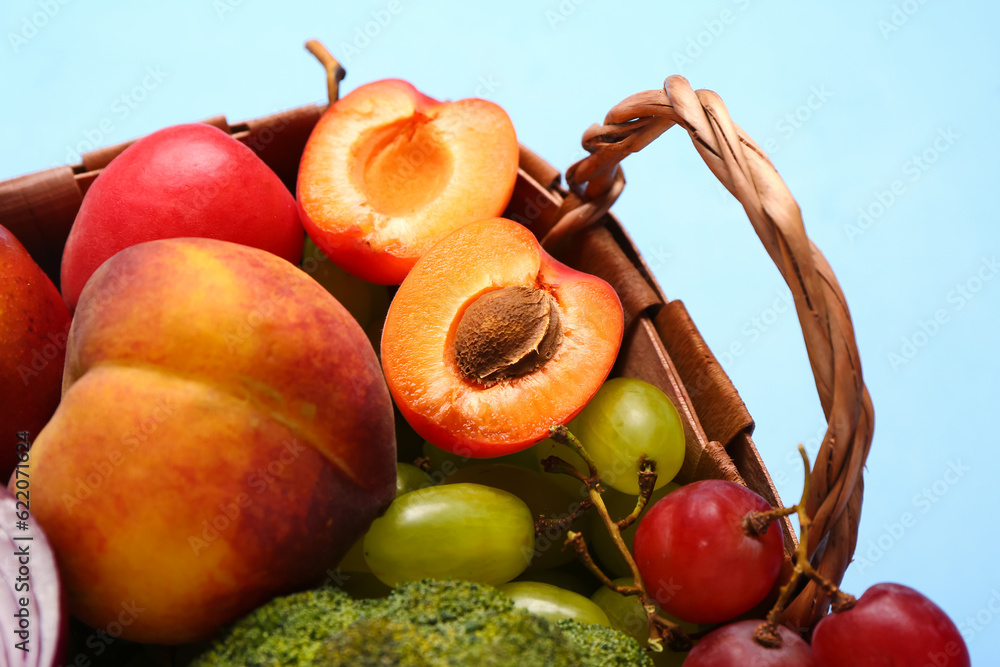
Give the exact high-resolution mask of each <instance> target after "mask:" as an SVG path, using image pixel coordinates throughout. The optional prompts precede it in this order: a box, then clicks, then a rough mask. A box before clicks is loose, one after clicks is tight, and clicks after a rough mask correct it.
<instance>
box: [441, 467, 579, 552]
mask: <svg viewBox="0 0 1000 667" xmlns="http://www.w3.org/2000/svg"><path fill="white" fill-rule="evenodd" d="M546 477H547V476H546V475H544V474H543V473H540V472H536V471H534V470H529V469H528V468H522V467H520V466H515V465H510V464H506V463H478V464H476V465H472V466H467V467H465V468H460V469H459V470H456V471H455V473H454V474H453V475H451V476H450V477H448V478H447V479H446V480H445V481H444V483H445V484H452V483H463V482H471V483H473V484H483V485H484V486H490V487H493V488H495V489H503V490H504V491H507V492H508V493H513V494H514V495H515V496H517V497H518V498H520V499H521V500H523V501H524V502H525V504H527V505H528V509H530V510H531V516H532V517H534V518H536V519H537V518H538V517H540V516H544V517H546V518H549V519H559V518H563V517H566V516H568V515H569V514H572V513H573V512H574V511H576V510H577V509H578V508H579V506H580V505H579V502H578V501H576V500H574V498H573V496H572V495H570V494H569V493H568V492H567V491H566V490H565V489H563V488H562V487H560V486H558V485H556V484H552V483H550V480H548V479H546ZM584 519H585V517H580V518H579V519H577V520H576V521H575V522H574V523H573V524H572V525H571V526H570V528H571V529H572V530H575V531H577V532H582V533H584V535H585V536H586V532H587V531H585V530H584V527H585V526H586V525H587V522H586V521H585V520H584ZM565 541H566V530H556V529H548V530H545V531H543V532H541V533H539V534H538V535H536V536H535V555H534V557H533V558H532V560H531V565H530V566H529V569H531V570H532V571H538V570H547V569H549V568H553V567H558V566H559V565H563V564H565V563H568V562H570V561H571V560H573V559H574V558H576V551H574V550H573V549H563V544H564V543H565Z"/></svg>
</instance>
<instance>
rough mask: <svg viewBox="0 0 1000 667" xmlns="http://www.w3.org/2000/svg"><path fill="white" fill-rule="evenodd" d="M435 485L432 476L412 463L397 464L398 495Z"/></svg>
mask: <svg viewBox="0 0 1000 667" xmlns="http://www.w3.org/2000/svg"><path fill="white" fill-rule="evenodd" d="M428 486H433V484H432V483H431V479H430V477H428V476H427V473H425V472H424V471H423V470H421V469H420V468H418V467H417V466H415V465H413V464H412V463H397V464H396V497H397V498H399V497H400V496H401V495H403V494H404V493H409V492H410V491H416V490H417V489H423V488H425V487H428Z"/></svg>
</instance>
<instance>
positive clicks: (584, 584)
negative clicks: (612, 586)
mask: <svg viewBox="0 0 1000 667" xmlns="http://www.w3.org/2000/svg"><path fill="white" fill-rule="evenodd" d="M519 581H535V582H538V583H540V584H551V585H552V586H557V587H559V588H562V589H565V590H567V591H572V592H574V593H579V594H580V595H582V596H584V597H590V594H591V593H592V592H593V591H594V585H593V583H591V581H590V580H587V581H585V580H584V578H583V577H579V576H577V575H576V574H573V573H572V572H567V571H566V570H564V569H562V568H553V569H550V570H532V569H531V568H528V569H527V570H525V571H524V572H523V573H522V574H521V576H519V577H518V578H517V579H515V580H514V582H515V583H516V582H519Z"/></svg>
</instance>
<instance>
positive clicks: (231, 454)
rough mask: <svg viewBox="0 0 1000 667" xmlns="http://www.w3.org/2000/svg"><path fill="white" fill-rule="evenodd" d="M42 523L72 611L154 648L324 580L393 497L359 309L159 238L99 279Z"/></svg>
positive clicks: (53, 449) (385, 396) (286, 273)
mask: <svg viewBox="0 0 1000 667" xmlns="http://www.w3.org/2000/svg"><path fill="white" fill-rule="evenodd" d="M30 475H31V477H30V478H31V510H32V515H33V517H34V519H35V520H36V521H38V522H39V524H40V525H41V526H42V527H43V528H44V529H45V531H46V533H47V534H48V536H49V539H50V540H51V542H52V545H53V547H54V549H55V551H56V554H57V557H58V560H59V565H60V570H61V572H62V575H63V577H64V581H65V585H66V590H67V593H68V600H69V606H70V610H71V612H72V613H73V614H74V615H75V616H77V617H78V618H79V619H81V620H83V621H84V622H86V623H88V624H90V625H92V626H94V627H97V628H105V627H108V624H109V623H113V622H118V617H119V615H120V614H121V612H122V605H129V606H130V608H134V609H138V610H140V611H139V612H138V613H136V614H135V615H134V618H131V617H130V619H129V622H128V624H125V623H124V622H121V623H120V624H121V626H122V634H121V636H122V637H124V638H126V639H129V640H134V641H139V642H150V643H163V644H172V643H182V642H191V641H197V640H201V639H205V638H207V637H210V636H211V635H212V634H213V633H214V632H215V631H216V630H217V629H218V628H219V627H220V625H222V624H225V623H228V622H231V621H233V620H235V619H236V618H238V617H239V616H241V615H242V614H245V613H246V612H248V611H249V610H251V609H253V608H254V607H256V606H258V605H260V604H261V603H263V602H264V601H266V600H268V599H270V598H271V597H273V596H275V595H277V594H281V593H284V592H288V591H291V590H294V589H297V588H302V587H305V586H308V585H310V584H313V583H316V582H317V580H318V579H320V578H321V577H322V576H323V573H324V572H325V569H326V568H328V567H329V566H330V564H331V563H336V562H337V561H338V560H339V558H340V557H341V556H342V555H343V554H344V553H346V551H347V550H348V548H350V546H351V545H352V544H353V543H354V542H355V541H356V540H357V539H358V537H360V536H361V534H362V533H363V532H364V530H365V529H366V528H367V526H368V524H369V523H370V522H371V521H372V520H373V519H374V518H375V516H376V515H377V514H378V513H379V512H380V511H382V510H383V509H384V508H385V507H386V506H387V505H388V503H389V502H391V500H392V498H393V496H394V492H395V477H396V466H395V442H394V435H393V413H392V405H391V402H390V398H389V393H388V390H387V388H386V384H385V381H384V379H383V377H382V375H381V373H380V370H379V365H378V361H377V359H376V356H375V353H374V350H373V349H372V347H371V345H370V343H369V342H368V339H367V337H366V336H365V333H364V332H363V331H362V330H361V328H360V326H358V324H357V322H355V321H354V319H353V318H351V316H350V315H349V314H348V313H347V311H346V310H345V309H344V308H343V307H342V306H341V305H340V304H339V303H338V302H337V301H336V299H334V298H333V297H332V296H330V295H329V294H328V293H327V292H326V291H325V290H324V289H323V288H322V287H321V286H320V285H319V284H317V283H316V282H315V281H313V280H312V279H311V278H309V277H308V276H307V275H306V274H304V273H303V272H302V271H301V270H300V269H298V268H296V267H295V266H293V265H292V264H290V263H288V262H287V261H285V260H283V259H280V258H278V257H276V256H275V255H272V254H270V253H268V252H265V251H262V250H258V249H254V248H249V247H246V246H240V245H236V244H233V243H229V242H224V241H217V240H211V239H200V238H186V239H169V240H160V241H152V242H148V243H143V244H139V245H136V246H132V247H130V248H128V249H126V250H124V251H122V252H121V253H119V254H117V255H115V256H114V257H113V258H112V259H111V260H109V261H108V262H106V263H105V264H104V265H102V266H101V268H100V269H98V270H97V272H96V273H95V274H94V276H93V278H92V279H91V280H90V281H89V282H88V283H87V286H86V287H85V288H84V290H83V293H82V295H81V299H80V302H79V304H78V307H77V310H76V315H75V318H74V321H73V325H72V328H71V330H70V339H69V346H68V351H67V362H66V371H65V376H64V395H63V400H62V403H61V404H60V406H59V408H58V409H57V411H56V413H55V415H54V416H53V418H52V420H51V421H50V422H49V424H48V425H47V426H46V427H45V428H44V429H43V430H42V432H41V433H40V434H39V436H38V438H37V439H36V440H35V443H34V446H33V448H32V450H31V461H30Z"/></svg>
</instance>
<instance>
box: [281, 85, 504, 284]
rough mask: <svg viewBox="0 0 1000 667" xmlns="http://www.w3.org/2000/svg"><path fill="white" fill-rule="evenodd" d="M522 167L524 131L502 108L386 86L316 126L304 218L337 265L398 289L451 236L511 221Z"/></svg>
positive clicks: (304, 175) (303, 195)
mask: <svg viewBox="0 0 1000 667" xmlns="http://www.w3.org/2000/svg"><path fill="white" fill-rule="evenodd" d="M517 162H518V146H517V136H516V135H515V133H514V126H513V125H512V124H511V122H510V118H509V117H508V116H507V114H506V112H504V110H503V109H501V108H500V107H499V106H497V105H496V104H494V103H492V102H488V101H486V100H481V99H465V100H458V101H457V102H438V101H437V100H435V99H432V98H430V97H427V96H426V95H424V94H423V93H421V92H420V91H418V90H417V89H416V88H414V87H413V86H412V85H410V84H409V83H407V82H405V81H400V80H398V79H386V80H383V81H376V82H374V83H370V84H367V85H364V86H361V87H360V88H357V89H356V90H354V91H352V92H351V93H350V94H348V95H346V96H345V97H343V98H342V99H340V100H338V101H337V102H336V103H335V104H333V105H332V106H331V107H330V109H329V110H327V112H326V113H325V114H323V117H322V118H320V120H319V122H318V123H317V124H316V127H315V129H314V130H313V132H312V134H311V135H310V137H309V141H308V142H307V143H306V147H305V150H304V152H303V155H302V161H301V163H300V165H299V178H298V189H297V190H298V195H297V196H298V202H299V215H300V217H301V219H302V224H303V226H304V227H305V228H306V231H307V232H308V234H309V236H310V237H311V238H312V239H313V241H315V242H316V245H318V246H319V247H320V249H322V250H323V252H325V253H326V254H327V256H329V257H330V258H331V259H333V261H334V262H336V263H337V264H339V265H340V266H342V267H343V268H345V269H347V270H348V271H350V272H351V273H353V274H355V275H357V276H359V277H361V278H364V279H365V280H367V281H369V282H373V283H380V284H384V285H398V284H399V283H400V282H402V280H403V278H404V277H405V276H406V274H407V272H408V271H409V270H410V268H412V267H413V264H414V263H415V262H416V261H417V259H418V258H419V257H420V256H421V255H422V254H423V253H424V252H425V251H426V250H427V249H428V248H429V247H430V246H431V245H433V244H434V243H435V242H436V241H437V240H439V239H440V238H441V237H442V236H444V235H445V234H447V233H448V232H450V231H451V230H453V229H455V228H456V227H459V226H461V225H463V224H465V223H467V222H472V221H473V220H480V219H483V218H489V217H493V216H496V215H500V214H501V213H502V212H503V210H504V208H505V207H506V206H507V202H508V201H509V200H510V196H511V193H512V192H513V190H514V181H515V180H516V178H517Z"/></svg>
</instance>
